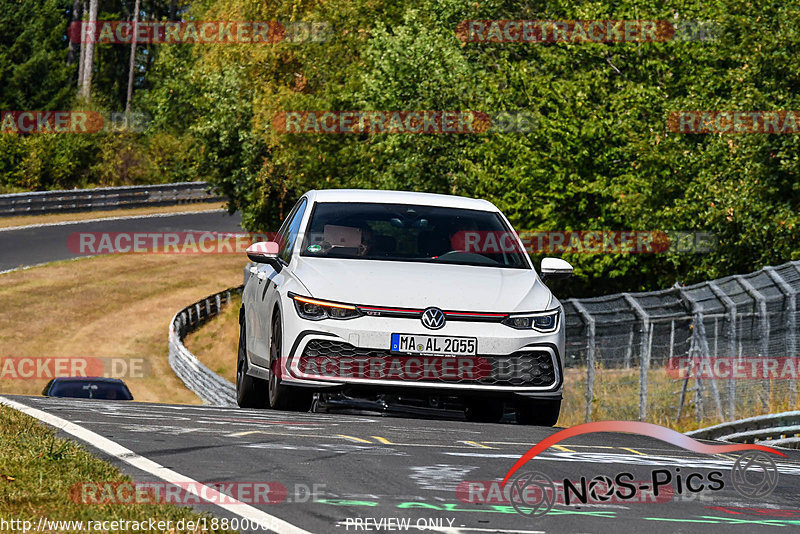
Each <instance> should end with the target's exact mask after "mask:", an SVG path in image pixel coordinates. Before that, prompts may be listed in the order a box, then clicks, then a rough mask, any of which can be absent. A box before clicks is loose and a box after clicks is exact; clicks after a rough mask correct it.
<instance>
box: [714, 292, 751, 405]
mask: <svg viewBox="0 0 800 534" xmlns="http://www.w3.org/2000/svg"><path fill="white" fill-rule="evenodd" d="M706 285H707V286H708V288H709V289H710V290H711V292H712V293H714V296H715V297H717V298H718V299H719V300H720V302H722V305H723V306H724V307H725V310H726V311H727V312H728V323H729V329H728V357H729V358H734V357H737V354H736V334H737V329H736V303H735V302H733V299H732V298H730V297H729V296H728V295H727V294H726V293H725V292H724V291H723V290H721V289H720V288H719V286H717V284H715V283H714V282H708V283H707V284H706ZM741 356H742V355H741V353H739V354H738V358H741ZM731 374H732V373H731ZM728 419H736V380H735V379H734V378H733V376H731V377H730V378H729V379H728Z"/></svg>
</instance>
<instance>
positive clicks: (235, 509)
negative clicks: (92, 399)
mask: <svg viewBox="0 0 800 534" xmlns="http://www.w3.org/2000/svg"><path fill="white" fill-rule="evenodd" d="M0 404H4V405H6V406H9V407H11V408H14V409H15V410H18V411H20V412H22V413H24V414H27V415H30V416H31V417H35V418H36V419H38V420H40V421H42V422H43V423H47V424H48V425H51V426H54V427H56V428H58V429H60V430H61V431H63V432H66V433H67V434H70V435H71V436H75V437H76V438H78V439H79V440H81V441H84V442H86V443H88V444H89V445H91V446H92V447H95V448H97V449H99V450H101V451H103V452H104V453H106V454H108V455H110V456H112V457H114V458H116V459H117V460H119V461H121V462H125V463H127V464H130V465H132V466H133V467H135V468H137V469H141V470H142V471H145V472H146V473H149V474H151V475H153V476H155V477H158V478H160V479H161V480H163V481H165V482H168V483H178V484H182V486H181V487H183V488H185V491H187V492H189V493H192V494H193V495H196V496H197V497H198V498H199V499H200V501H201V502H205V501H206V500H208V499H210V500H211V501H212V504H214V505H215V506H218V507H220V508H222V509H224V510H227V511H228V512H231V513H232V514H236V515H238V516H239V517H242V518H244V519H247V520H249V521H250V522H255V523H258V524H259V526H260V527H261V528H265V529H269V530H272V531H274V532H276V533H277V534H311V533H309V532H308V531H307V530H303V529H302V528H300V527H298V526H295V525H293V524H291V523H289V522H287V521H284V520H283V519H279V518H277V517H275V516H274V515H270V514H268V513H266V512H264V511H262V510H259V509H258V508H254V507H253V506H250V505H249V504H245V503H243V502H241V501H237V500H236V499H234V498H233V497H230V496H228V495H225V494H223V493H220V492H219V491H217V490H216V489H214V488H212V487H209V486H206V485H204V484H201V483H200V482H197V481H196V480H193V479H191V478H189V477H187V476H185V475H182V474H180V473H178V472H176V471H173V470H171V469H168V468H166V467H164V466H162V465H161V464H158V463H156V462H154V461H153V460H150V459H148V458H145V457H144V456H139V455H138V454H136V453H135V452H133V451H132V450H130V449H126V448H125V447H123V446H122V445H120V444H119V443H116V442H114V441H111V440H110V439H108V438H105V437H103V436H101V435H100V434H97V433H95V432H92V431H91V430H89V429H86V428H83V427H82V426H78V425H76V424H75V423H71V422H69V421H67V420H66V419H62V418H60V417H58V416H55V415H52V414H49V413H47V412H43V411H42V410H37V409H36V408H31V407H30V406H26V405H24V404H21V403H19V402H16V401H13V400H11V399H7V398H5V397H1V396H0ZM184 484H185V486H184ZM214 501H216V502H214ZM226 502H227V503H230V504H224V503H226Z"/></svg>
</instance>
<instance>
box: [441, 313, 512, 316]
mask: <svg viewBox="0 0 800 534" xmlns="http://www.w3.org/2000/svg"><path fill="white" fill-rule="evenodd" d="M444 314H445V315H470V316H473V317H506V316H507V315H508V314H507V313H468V312H444Z"/></svg>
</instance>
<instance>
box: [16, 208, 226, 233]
mask: <svg viewBox="0 0 800 534" xmlns="http://www.w3.org/2000/svg"><path fill="white" fill-rule="evenodd" d="M227 211H228V210H225V209H214V210H195V211H176V212H173V213H151V214H149V215H123V216H120V217H98V218H97V219H83V220H81V221H61V222H54V223H41V224H27V225H24V226H9V227H7V228H0V232H11V231H13V230H28V229H30V228H45V227H47V226H66V225H68V224H86V223H94V222H100V221H127V220H129V219H152V218H155V217H174V216H177V215H197V214H199V213H220V212H227Z"/></svg>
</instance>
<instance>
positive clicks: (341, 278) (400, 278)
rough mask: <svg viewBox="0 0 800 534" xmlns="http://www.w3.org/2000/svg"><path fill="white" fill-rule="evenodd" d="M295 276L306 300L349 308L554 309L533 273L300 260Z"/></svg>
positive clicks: (394, 262) (520, 270)
mask: <svg viewBox="0 0 800 534" xmlns="http://www.w3.org/2000/svg"><path fill="white" fill-rule="evenodd" d="M295 274H296V275H297V277H298V279H299V280H300V282H301V283H302V284H303V285H304V286H305V287H307V288H308V290H309V291H310V292H311V295H310V296H312V297H315V298H320V299H329V300H335V301H339V302H348V303H353V304H363V305H372V306H392V307H398V308H426V307H428V306H436V307H437V308H441V309H443V310H457V311H476V312H522V311H538V310H545V309H548V308H549V307H551V306H553V305H555V302H554V300H553V298H552V293H550V289H549V288H548V287H547V286H545V285H544V284H543V283H542V282H541V281H540V280H539V277H538V276H537V275H536V273H535V271H533V270H532V269H531V270H529V269H500V268H494V267H476V266H468V265H452V264H442V263H439V264H432V263H414V262H401V261H373V260H346V259H333V258H308V257H302V258H298V262H297V267H296V269H295Z"/></svg>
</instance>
